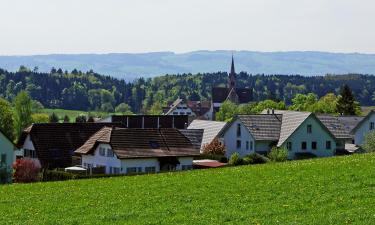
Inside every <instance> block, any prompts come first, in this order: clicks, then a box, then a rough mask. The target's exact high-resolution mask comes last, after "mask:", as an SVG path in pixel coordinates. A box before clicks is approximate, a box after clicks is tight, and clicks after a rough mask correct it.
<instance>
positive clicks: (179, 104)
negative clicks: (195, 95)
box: [163, 98, 212, 120]
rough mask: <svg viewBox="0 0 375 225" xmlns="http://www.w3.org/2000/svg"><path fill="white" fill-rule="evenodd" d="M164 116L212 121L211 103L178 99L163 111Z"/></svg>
mask: <svg viewBox="0 0 375 225" xmlns="http://www.w3.org/2000/svg"><path fill="white" fill-rule="evenodd" d="M163 115H188V116H189V117H193V118H198V119H204V120H212V111H211V102H209V101H186V100H183V99H181V98H178V99H176V101H174V102H173V103H171V104H170V105H169V106H168V107H166V108H164V109H163Z"/></svg>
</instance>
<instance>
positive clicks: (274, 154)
mask: <svg viewBox="0 0 375 225" xmlns="http://www.w3.org/2000/svg"><path fill="white" fill-rule="evenodd" d="M288 154H289V153H288V150H287V149H286V148H277V147H273V148H272V149H271V151H270V152H269V153H268V155H267V156H268V158H269V159H270V160H271V161H272V162H285V161H286V160H287V159H288Z"/></svg>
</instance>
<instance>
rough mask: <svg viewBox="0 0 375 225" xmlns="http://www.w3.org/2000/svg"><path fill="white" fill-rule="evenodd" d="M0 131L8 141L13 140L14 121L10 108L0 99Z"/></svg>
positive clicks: (8, 104) (7, 103) (6, 102)
mask: <svg viewBox="0 0 375 225" xmlns="http://www.w3.org/2000/svg"><path fill="white" fill-rule="evenodd" d="M0 131H1V132H3V133H4V135H5V136H7V137H8V138H9V139H11V140H14V120H13V110H12V106H11V105H10V103H9V102H8V101H6V100H5V99H3V98H0Z"/></svg>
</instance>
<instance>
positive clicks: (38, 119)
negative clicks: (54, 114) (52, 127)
mask: <svg viewBox="0 0 375 225" xmlns="http://www.w3.org/2000/svg"><path fill="white" fill-rule="evenodd" d="M31 119H32V121H33V123H48V122H49V121H50V118H49V116H48V114H45V113H34V114H32V115H31Z"/></svg>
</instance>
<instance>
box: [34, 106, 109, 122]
mask: <svg viewBox="0 0 375 225" xmlns="http://www.w3.org/2000/svg"><path fill="white" fill-rule="evenodd" d="M41 112H42V113H46V114H48V115H51V114H52V113H55V114H56V115H57V116H58V117H59V118H60V120H63V119H64V116H65V115H67V116H68V117H69V119H70V121H71V122H75V118H76V117H77V116H80V115H84V116H86V117H88V116H89V114H90V115H92V116H94V117H98V116H99V117H106V116H108V115H109V113H104V112H85V111H79V110H67V109H43V110H42V111H41Z"/></svg>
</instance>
